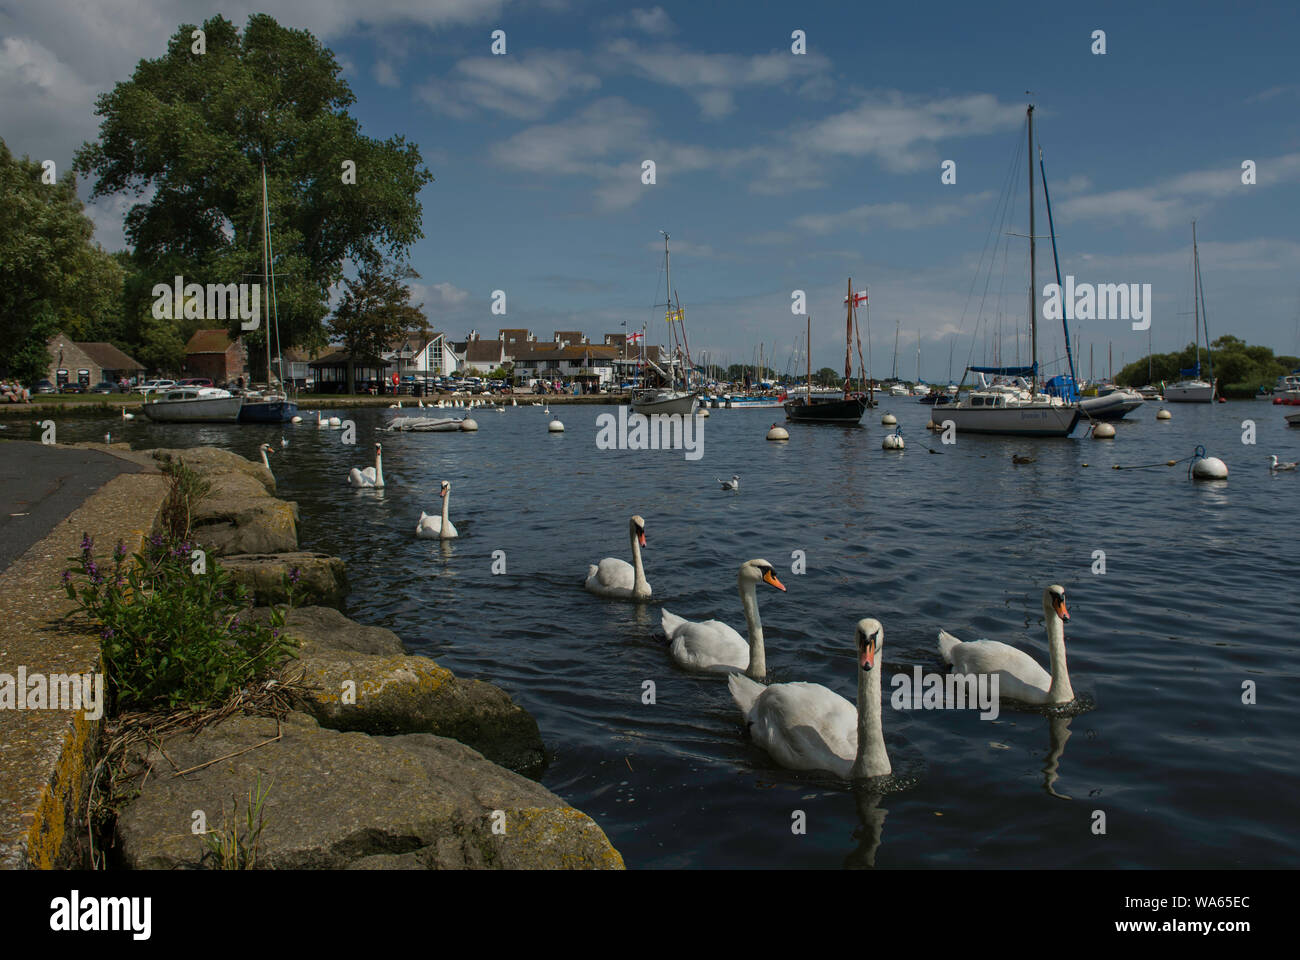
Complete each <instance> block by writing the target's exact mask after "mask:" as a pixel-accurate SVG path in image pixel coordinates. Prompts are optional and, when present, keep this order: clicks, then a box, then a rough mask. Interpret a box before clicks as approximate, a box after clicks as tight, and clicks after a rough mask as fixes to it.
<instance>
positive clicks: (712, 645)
mask: <svg viewBox="0 0 1300 960" xmlns="http://www.w3.org/2000/svg"><path fill="white" fill-rule="evenodd" d="M760 583H766V584H767V585H768V586H769V587H775V588H776V589H777V590H780V591H781V592H782V593H784V592H785V585H784V584H782V583H781V581H780V580H779V579H777V576H776V570H775V569H773V567H772V565H771V564H770V563H768V562H767V561H766V560H750V561H748V562H747V563H744V564H741V567H740V573H739V574H738V575H737V576H736V586H737V589H738V590H739V592H740V604H741V606H742V607H743V608H744V610H745V626H746V628H747V630H748V633H749V640H748V642H746V640H745V638H744V637H742V636H741V635H740V634H739V633H737V632H736V631H735V630H733V629H732V628H731V627H729V626H727V625H726V624H725V623H723V622H722V621H721V620H705V621H703V622H702V623H696V622H693V621H691V620H684V619H682V618H681V617H679V616H676V615H675V614H671V613H669V612H668V611H667V610H664V611H663V612H662V614H661V616H660V623H661V624H662V625H663V628H664V633H665V634H667V636H668V642H669V645H670V646H669V652H670V653H671V654H672V658H673V659H674V660H675V661H677V663H678V664H680V665H681V666H683V667H685V668H686V669H687V670H695V671H699V672H701V673H734V672H735V671H737V670H743V671H745V673H746V674H748V675H749V676H751V677H753V678H754V679H755V680H762V679H763V678H764V677H766V676H767V656H766V652H765V650H764V648H763V621H762V620H760V619H759V616H758V596H757V590H758V585H759V584H760Z"/></svg>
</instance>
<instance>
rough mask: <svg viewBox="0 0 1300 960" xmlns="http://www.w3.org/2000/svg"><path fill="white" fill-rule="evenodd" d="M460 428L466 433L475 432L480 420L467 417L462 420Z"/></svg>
mask: <svg viewBox="0 0 1300 960" xmlns="http://www.w3.org/2000/svg"><path fill="white" fill-rule="evenodd" d="M460 428H461V430H463V431H464V432H466V433H473V432H474V431H475V430H477V429H478V421H477V420H475V419H474V418H473V417H466V418H465V419H464V420H462V421H461V422H460Z"/></svg>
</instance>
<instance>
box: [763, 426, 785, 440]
mask: <svg viewBox="0 0 1300 960" xmlns="http://www.w3.org/2000/svg"><path fill="white" fill-rule="evenodd" d="M767 439H769V440H789V439H790V431H789V430H787V429H786V428H785V427H782V426H779V425H777V424H775V423H774V424H772V429H771V430H769V431H767Z"/></svg>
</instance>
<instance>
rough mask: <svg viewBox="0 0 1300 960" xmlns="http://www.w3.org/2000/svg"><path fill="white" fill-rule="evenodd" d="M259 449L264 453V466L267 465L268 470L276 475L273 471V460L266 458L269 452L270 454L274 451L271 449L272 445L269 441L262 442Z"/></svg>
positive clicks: (272, 474)
mask: <svg viewBox="0 0 1300 960" xmlns="http://www.w3.org/2000/svg"><path fill="white" fill-rule="evenodd" d="M257 449H258V450H259V451H260V452H261V454H262V466H264V467H266V472H267V473H270V474H271V476H273V477H274V476H275V474H274V473H272V472H271V461H270V460H268V459H266V456H267V454H269V453H271V452H272V451H271V445H270V444H269V443H264V444H262V445H261V446H260V447H258V448H257Z"/></svg>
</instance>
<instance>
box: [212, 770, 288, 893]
mask: <svg viewBox="0 0 1300 960" xmlns="http://www.w3.org/2000/svg"><path fill="white" fill-rule="evenodd" d="M270 789H271V788H270V787H266V788H263V787H262V774H261V773H258V775H257V782H256V783H255V784H254V785H253V787H252V788H251V789H250V790H249V791H248V805H247V806H246V807H245V808H244V834H243V836H240V834H239V816H238V814H239V798H238V797H235V801H234V809H233V810H232V811H231V818H232V819H233V820H234V823H231V824H230V825H229V826H223V827H222V828H221V829H220V830H209V831H207V832H206V833H204V834H203V844H204V846H206V847H207V848H208V854H209V855H210V856H211V857H212V859H213V860H215V861H216V865H217V869H218V870H252V869H253V867H254V866H255V865H256V863H257V848H258V846H259V844H260V843H261V840H262V829H263V828H264V827H265V826H266V822H265V818H266V812H265V809H264V808H265V805H266V795H267V794H268V793H269V792H270ZM224 813H225V811H224V808H223V811H222V814H223V819H224Z"/></svg>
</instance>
